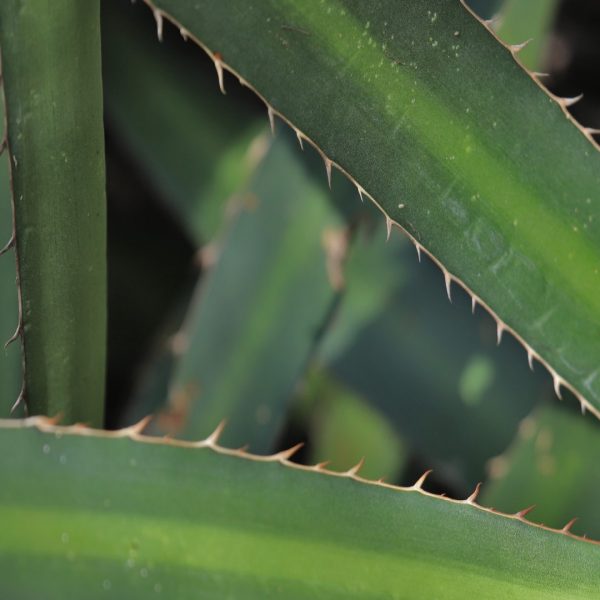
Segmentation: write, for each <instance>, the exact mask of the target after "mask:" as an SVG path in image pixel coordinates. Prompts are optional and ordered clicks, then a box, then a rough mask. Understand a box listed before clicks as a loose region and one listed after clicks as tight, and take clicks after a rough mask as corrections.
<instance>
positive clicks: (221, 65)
mask: <svg viewBox="0 0 600 600" xmlns="http://www.w3.org/2000/svg"><path fill="white" fill-rule="evenodd" d="M132 1H135V0H132ZM143 1H144V3H145V4H146V5H147V6H148V7H149V8H150V10H151V11H152V13H153V15H154V19H155V21H156V32H157V36H158V39H159V41H162V37H163V21H164V19H167V20H168V21H169V22H171V23H172V24H173V25H174V26H175V27H176V28H178V29H179V32H180V34H181V37H182V38H183V39H184V40H185V41H187V40H192V41H193V42H194V43H195V44H196V45H197V46H199V47H200V48H201V49H202V50H204V52H205V53H206V54H207V55H208V56H209V57H210V59H211V60H212V61H213V63H214V65H215V69H216V72H217V78H218V82H219V88H220V90H221V92H222V93H223V94H225V82H224V72H225V71H228V72H229V73H231V74H232V75H233V76H234V77H235V78H236V79H237V80H238V81H239V83H240V84H241V85H243V86H244V87H246V88H248V89H250V90H251V91H252V92H253V93H254V94H256V96H258V97H259V98H260V99H261V100H262V102H264V104H265V106H266V107H267V113H268V116H269V122H270V125H271V131H272V132H273V133H275V117H278V118H279V119H281V120H282V121H283V122H284V123H286V124H287V125H288V126H289V127H290V128H291V129H292V130H293V131H294V133H295V134H296V137H297V138H298V143H299V144H300V148H302V149H304V141H307V142H308V143H309V144H310V145H311V146H313V148H314V149H315V150H316V151H317V152H318V153H319V155H320V156H321V158H322V159H323V162H324V163H325V170H326V173H327V181H328V183H329V186H330V187H331V173H332V168H333V167H335V168H336V169H337V170H338V171H340V173H342V174H343V175H344V176H345V177H347V178H348V180H349V181H350V182H351V183H352V184H353V185H354V186H355V187H356V190H357V191H358V194H359V196H360V199H361V200H362V201H364V198H365V196H366V197H367V198H368V199H369V200H370V201H371V202H372V203H373V204H374V205H375V206H376V207H377V208H378V209H379V211H380V212H381V213H382V214H383V216H384V218H385V222H386V228H387V237H388V239H389V237H390V235H391V233H392V228H393V227H394V226H396V227H397V228H398V229H399V230H400V231H401V232H402V233H403V234H404V235H406V237H408V239H409V240H410V241H411V242H412V243H413V244H414V246H415V248H416V250H417V256H418V259H419V262H420V261H421V253H422V252H424V253H425V254H426V255H427V256H428V257H429V258H430V259H431V260H432V261H433V262H434V263H435V264H436V265H437V266H438V267H439V269H440V270H441V271H442V274H443V275H444V282H445V285H446V293H447V295H448V299H449V300H450V302H452V296H451V285H452V283H453V282H454V283H456V284H457V285H459V286H460V287H461V288H463V290H465V292H467V294H469V296H470V297H471V307H472V312H473V313H474V312H475V308H476V306H477V305H478V304H479V305H480V306H482V307H483V308H484V309H485V310H486V311H487V312H488V313H489V314H490V315H491V316H492V318H493V319H494V320H495V322H496V331H497V342H498V344H500V342H501V340H502V335H503V333H504V332H505V331H507V332H508V333H510V334H511V335H512V336H513V337H514V338H515V339H516V340H517V341H518V342H519V343H520V344H521V345H522V346H523V348H525V351H526V352H527V360H528V363H529V367H530V369H531V370H533V361H534V359H535V360H536V361H538V362H539V363H541V364H542V365H543V366H544V367H545V368H546V370H547V371H548V372H549V373H550V375H551V377H552V381H553V384H554V392H555V393H556V395H557V396H558V397H559V398H560V399H561V400H562V394H561V387H564V388H566V389H568V390H569V391H570V392H571V393H572V394H573V395H574V396H575V397H576V398H577V399H578V400H579V403H580V405H581V412H582V413H585V411H586V410H589V411H590V412H591V413H592V414H593V415H594V416H596V417H597V418H598V419H600V410H598V409H597V408H596V407H595V406H593V405H592V404H591V403H590V402H589V401H588V400H587V399H586V398H585V397H584V396H583V395H582V394H581V393H580V392H579V391H578V390H577V389H576V388H575V387H574V386H572V385H571V384H570V383H569V382H568V381H566V380H565V379H563V378H562V377H561V376H560V375H559V374H558V373H557V372H556V371H555V370H554V368H553V367H552V366H551V365H550V364H549V363H548V362H547V361H546V360H545V359H544V358H542V356H541V355H540V354H539V353H537V352H536V351H535V350H534V349H533V348H532V347H531V346H530V345H529V344H528V343H527V342H526V341H525V340H524V339H523V338H522V337H521V336H520V335H519V334H518V333H517V332H516V331H515V330H514V329H513V328H512V327H510V326H509V325H507V324H506V323H505V322H504V321H503V320H502V319H501V318H500V317H499V316H498V315H497V314H496V313H495V312H494V310H493V309H492V308H491V307H490V306H489V305H488V304H487V303H486V302H484V301H483V300H482V299H481V298H480V297H479V296H478V295H477V294H475V292H473V290H471V289H470V288H469V286H468V285H467V284H466V283H464V282H463V281H462V280H461V279H460V278H459V277H457V276H456V275H453V274H452V273H450V272H449V271H448V269H446V267H445V266H444V265H443V264H442V262H441V261H440V260H439V259H438V258H437V257H436V256H435V255H434V254H432V253H431V252H430V251H429V250H428V249H427V248H425V247H424V246H423V245H422V244H421V243H420V242H419V241H417V239H416V238H415V237H414V236H412V235H411V234H410V233H409V232H408V231H407V230H406V229H404V228H403V227H402V225H400V223H398V222H397V221H395V220H394V219H392V218H391V217H390V216H389V215H388V214H387V212H386V211H385V209H384V208H383V207H382V206H381V204H379V202H377V200H376V199H375V198H374V197H373V196H371V194H369V192H367V191H366V190H365V188H363V187H362V186H361V185H360V184H359V183H358V181H356V179H355V178H354V177H353V176H352V175H351V174H350V173H348V171H346V170H345V169H344V168H343V167H342V166H341V165H339V164H338V163H336V162H335V161H333V160H331V159H330V158H329V157H328V156H327V155H326V154H325V153H324V152H323V150H322V149H321V148H320V147H319V145H318V144H317V143H316V142H315V141H314V140H312V139H311V138H310V137H308V136H307V135H305V134H304V133H303V132H302V131H300V129H298V128H297V127H296V126H295V125H294V124H293V123H291V122H290V121H289V120H288V119H287V117H285V116H284V115H283V114H282V113H280V112H279V111H277V110H276V109H275V108H273V106H271V104H270V103H269V102H268V101H267V99H266V98H265V97H264V96H263V95H262V94H261V93H260V92H259V91H258V90H256V89H255V88H254V87H253V86H252V85H251V84H250V83H249V82H248V81H246V80H245V79H244V78H243V77H242V76H241V75H240V74H239V73H238V72H237V71H236V70H235V69H234V68H233V67H231V66H229V65H228V64H226V63H225V62H224V61H223V57H222V56H221V54H220V53H219V52H214V51H212V50H211V49H210V48H208V47H207V46H206V45H205V44H204V43H203V42H202V41H200V40H199V39H198V38H196V37H195V36H194V35H192V34H191V33H190V32H189V31H188V30H187V29H186V28H185V27H183V26H182V25H181V23H179V22H178V21H177V20H176V19H175V18H174V17H172V16H171V15H169V14H168V13H166V12H165V11H164V10H162V9H160V8H158V7H156V6H155V5H154V3H153V1H152V0H143ZM460 3H461V4H462V6H463V7H464V8H465V9H466V10H467V11H468V12H469V14H470V15H472V16H473V18H475V19H476V20H477V21H478V22H479V23H481V24H482V25H483V26H484V27H485V29H486V30H487V31H488V32H489V33H490V34H491V35H492V36H493V37H494V39H495V40H496V41H497V42H498V43H500V44H501V45H502V46H503V47H504V48H506V49H507V50H508V51H509V52H510V53H511V55H512V57H513V58H514V59H515V61H516V63H517V64H518V65H519V66H520V67H521V68H522V69H523V70H524V71H525V73H527V75H528V76H529V77H530V78H531V79H532V80H533V81H534V82H535V83H536V84H537V85H538V87H539V88H540V89H541V90H543V91H544V93H545V94H546V95H547V96H549V97H550V98H551V99H552V100H554V101H555V102H556V103H557V104H558V105H559V106H560V107H561V109H562V111H563V113H564V114H565V116H566V117H567V119H568V120H569V121H570V122H571V123H573V124H574V125H575V126H576V127H577V129H578V130H579V131H580V132H581V133H582V134H583V135H584V136H585V137H586V138H587V139H588V141H589V142H590V143H591V144H592V145H593V146H594V148H595V149H596V150H598V151H600V145H599V144H598V143H597V142H596V141H595V140H594V137H593V136H594V135H595V134H600V130H597V129H593V128H590V127H583V126H582V125H581V124H579V123H578V122H577V121H576V120H575V119H574V118H573V116H572V115H571V113H570V112H569V111H568V108H569V107H570V106H573V105H574V104H575V103H576V102H578V101H579V100H581V99H582V98H583V94H582V95H580V96H576V97H574V98H560V97H558V96H555V95H554V94H552V93H551V92H550V91H549V90H548V89H546V88H545V87H544V86H543V85H542V84H541V82H540V81H539V78H540V77H543V76H544V75H545V74H543V73H532V72H530V71H528V70H527V69H526V68H525V67H524V66H523V64H522V63H521V62H520V61H519V59H518V54H519V52H520V51H521V50H522V49H523V48H524V47H525V46H526V45H527V44H528V43H529V41H531V40H528V41H527V42H525V43H523V44H518V45H509V44H506V43H505V42H503V41H502V40H501V39H500V38H499V37H498V36H497V35H496V33H495V32H494V30H493V29H492V27H491V26H492V24H493V21H494V20H493V19H491V20H487V21H485V20H482V19H480V18H479V16H478V15H476V14H475V13H474V12H473V11H472V10H471V9H470V8H469V7H468V6H467V5H466V4H465V2H464V0H460Z"/></svg>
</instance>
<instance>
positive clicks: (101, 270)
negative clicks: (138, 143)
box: [0, 0, 106, 425]
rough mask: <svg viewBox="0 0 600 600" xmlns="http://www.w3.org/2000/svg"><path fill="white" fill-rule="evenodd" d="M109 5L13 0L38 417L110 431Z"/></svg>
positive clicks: (25, 311)
mask: <svg viewBox="0 0 600 600" xmlns="http://www.w3.org/2000/svg"><path fill="white" fill-rule="evenodd" d="M99 13H100V2H99V1H98V0H94V1H88V2H80V1H78V0H56V1H54V2H51V3H49V2H46V1H45V0H31V1H30V2H26V3H23V2H21V1H20V0H3V1H2V3H1V4H0V47H1V50H2V77H3V80H2V81H3V87H4V93H5V97H6V111H7V116H8V150H9V155H10V159H11V160H10V169H11V174H12V182H13V206H14V211H15V223H16V238H15V239H16V251H17V264H18V275H19V285H20V287H19V292H20V302H21V313H22V314H21V321H20V324H19V329H18V330H17V333H18V334H20V336H22V338H23V346H24V354H25V360H24V366H25V388H24V391H25V394H24V399H25V401H26V404H27V408H28V410H29V412H30V413H31V414H38V413H42V414H57V413H61V414H62V415H63V417H64V419H65V420H66V421H67V422H71V421H85V422H88V423H90V424H96V425H100V424H101V423H102V413H103V402H104V361H105V338H106V333H105V330H106V241H105V238H106V207H105V192H104V138H103V135H104V133H103V127H102V86H101V70H100V31H99V22H100V14H99Z"/></svg>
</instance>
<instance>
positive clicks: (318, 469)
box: [313, 460, 331, 471]
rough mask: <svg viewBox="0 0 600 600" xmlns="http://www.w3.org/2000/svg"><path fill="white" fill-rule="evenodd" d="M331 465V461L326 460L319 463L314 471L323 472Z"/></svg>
mask: <svg viewBox="0 0 600 600" xmlns="http://www.w3.org/2000/svg"><path fill="white" fill-rule="evenodd" d="M330 463H331V461H330V460H324V461H323V462H320V463H317V464H316V465H315V466H314V467H313V469H314V470H315V471H322V470H323V469H324V468H325V467H327V466H328V465H329V464H330Z"/></svg>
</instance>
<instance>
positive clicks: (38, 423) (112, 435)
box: [0, 416, 600, 546]
mask: <svg viewBox="0 0 600 600" xmlns="http://www.w3.org/2000/svg"><path fill="white" fill-rule="evenodd" d="M151 419H152V416H148V417H144V418H143V419H142V420H141V421H139V422H138V423H136V424H134V425H131V426H130V427H125V428H123V429H119V430H116V431H107V430H105V429H92V428H90V427H87V426H86V425H82V424H75V425H59V424H58V422H59V420H60V417H55V418H51V417H43V416H36V417H29V418H27V419H21V420H16V419H0V428H4V429H37V430H38V431H39V432H41V433H43V434H50V435H54V436H55V437H60V436H62V435H75V436H87V437H94V438H103V439H124V438H125V439H130V440H132V441H134V442H139V443H145V444H156V445H166V446H172V447H178V448H190V449H208V450H212V451H213V452H216V453H217V454H221V455H225V456H230V457H235V458H240V459H245V460H252V461H255V462H262V463H279V464H281V465H282V466H284V467H287V468H292V469H296V470H299V471H304V472H311V473H317V474H321V475H327V476H332V477H341V478H346V479H352V480H353V481H356V482H358V483H360V484H365V485H374V486H378V487H381V488H384V489H388V490H392V491H395V492H404V493H406V492H416V493H419V494H421V495H423V496H427V497H429V498H433V499H436V500H439V501H441V502H450V503H451V504H458V505H463V506H464V505H467V506H472V507H473V508H474V509H476V510H480V511H483V512H485V513H488V514H490V515H494V516H496V517H501V518H505V519H510V520H513V521H519V522H521V523H525V524H526V525H528V526H531V527H535V528H538V529H542V530H544V531H548V532H550V533H558V534H561V535H565V536H567V537H569V538H573V539H574V540H577V541H581V542H586V543H588V544H593V545H598V546H600V541H596V540H593V539H591V538H588V537H586V536H585V535H584V536H579V535H576V534H574V533H572V532H571V527H572V526H573V524H574V523H575V522H576V521H577V518H574V519H571V520H570V521H569V522H568V523H567V524H566V525H565V526H564V527H562V528H561V529H554V528H552V527H547V526H546V525H543V524H540V523H535V522H533V521H529V520H527V519H526V518H525V517H526V515H527V514H528V513H529V512H531V511H532V510H533V509H534V508H535V505H533V506H529V507H527V508H524V509H523V510H520V511H518V512H516V513H512V514H510V513H504V512H500V511H497V510H495V509H493V508H487V507H485V506H482V505H481V504H478V503H477V497H478V495H479V490H480V487H481V483H478V484H477V485H476V486H475V489H474V490H473V492H472V493H471V494H470V495H469V497H468V498H465V499H464V500H457V499H454V498H449V497H447V496H445V495H438V494H433V493H431V492H428V491H427V490H425V489H424V488H423V484H424V483H425V480H426V479H427V477H428V475H429V474H430V473H431V472H432V470H431V469H429V470H427V471H425V472H424V473H423V475H421V477H419V478H418V479H417V481H416V482H415V483H414V484H413V485H411V486H409V487H403V486H398V485H394V484H391V483H386V482H385V481H384V480H383V479H378V480H371V479H365V478H364V477H361V476H360V475H359V471H360V469H361V467H362V466H363V463H364V458H362V459H361V460H360V461H359V462H358V463H357V464H356V465H354V466H353V467H352V468H350V469H348V470H347V471H341V472H340V471H332V470H330V469H327V468H326V467H327V465H328V464H329V461H325V462H321V463H317V464H316V465H303V464H301V463H297V462H293V461H292V460H291V458H292V457H293V455H294V454H295V453H296V452H298V450H300V448H302V446H303V444H302V443H300V444H296V445H295V446H292V447H291V448H289V449H287V450H282V451H280V452H276V453H275V454H270V455H267V456H264V455H260V454H252V453H250V452H248V451H247V450H246V449H245V448H240V449H232V448H226V447H224V446H220V445H219V438H220V437H221V435H222V433H223V430H224V429H225V425H226V421H221V423H219V425H218V426H217V427H216V429H215V430H214V431H213V432H212V433H211V434H210V435H209V436H208V437H207V438H205V439H203V440H200V441H196V442H193V441H188V440H178V439H174V438H171V437H169V436H163V437H158V436H152V435H144V434H143V431H144V430H145V428H146V427H147V426H148V424H149V422H150V421H151Z"/></svg>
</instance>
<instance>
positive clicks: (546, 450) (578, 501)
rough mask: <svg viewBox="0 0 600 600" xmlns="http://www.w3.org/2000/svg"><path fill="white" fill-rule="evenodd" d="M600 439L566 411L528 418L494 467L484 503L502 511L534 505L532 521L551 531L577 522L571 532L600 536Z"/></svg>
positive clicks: (548, 411)
mask: <svg viewBox="0 0 600 600" xmlns="http://www.w3.org/2000/svg"><path fill="white" fill-rule="evenodd" d="M599 455H600V435H599V434H598V427H597V426H596V423H588V422H586V421H584V420H582V419H581V418H579V417H578V416H577V415H572V414H569V413H568V412H566V411H564V410H558V409H551V408H549V407H545V408H544V409H543V410H540V411H538V412H537V413H534V414H533V415H532V416H530V417H527V419H525V420H524V421H523V423H522V424H521V426H520V428H519V434H518V436H517V438H516V439H515V441H514V443H513V445H512V447H511V448H510V449H509V451H508V452H507V453H506V454H503V455H501V456H499V457H497V458H495V459H494V460H493V461H492V462H491V463H490V479H489V480H488V483H487V484H486V487H485V488H484V492H483V496H482V497H483V502H484V503H485V504H486V505H488V506H495V507H497V508H498V509H500V510H506V511H511V510H513V509H514V507H515V506H521V507H522V506H531V505H533V504H535V505H536V508H535V510H534V512H533V513H532V514H533V517H534V518H535V520H536V521H541V522H543V523H546V524H547V525H550V526H553V527H563V526H564V525H565V524H566V523H567V522H568V521H570V520H571V519H573V518H577V521H576V523H575V524H574V525H573V528H572V529H573V531H577V532H579V533H581V534H585V535H588V536H591V537H598V536H600V520H599V519H598V507H600V473H599V472H598V456H599Z"/></svg>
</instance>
